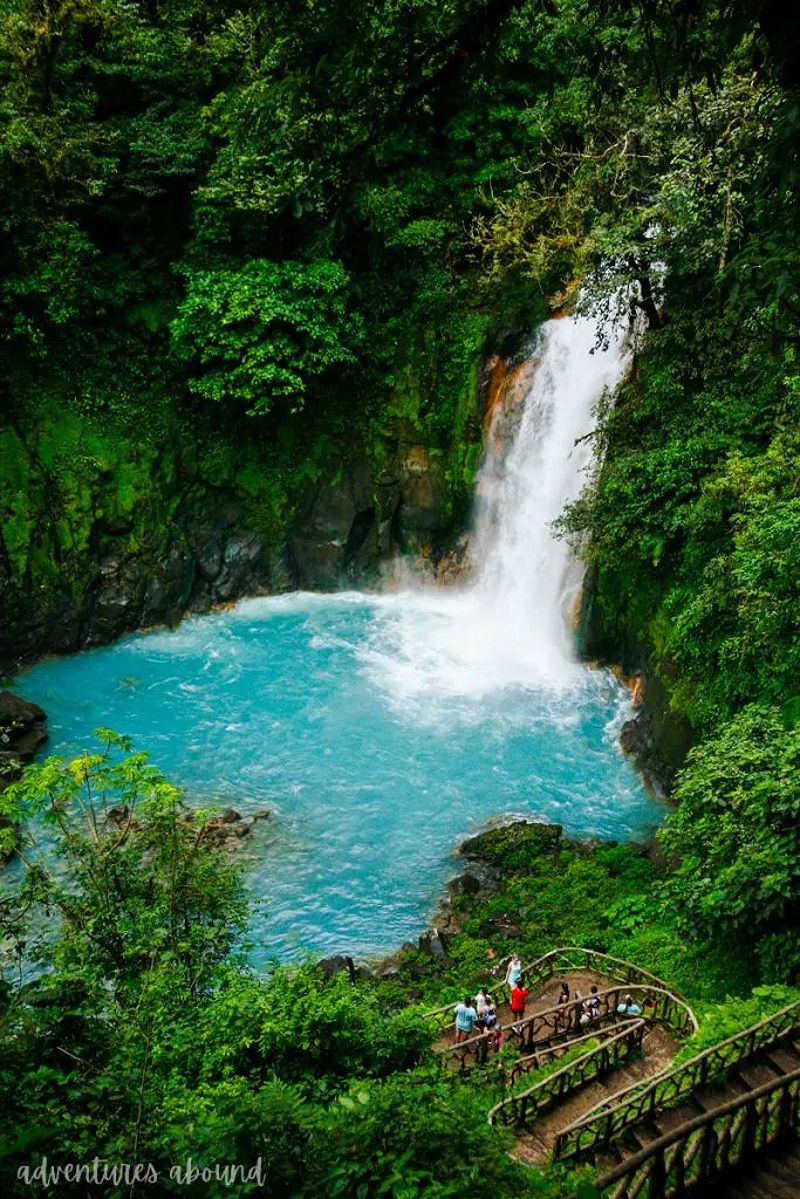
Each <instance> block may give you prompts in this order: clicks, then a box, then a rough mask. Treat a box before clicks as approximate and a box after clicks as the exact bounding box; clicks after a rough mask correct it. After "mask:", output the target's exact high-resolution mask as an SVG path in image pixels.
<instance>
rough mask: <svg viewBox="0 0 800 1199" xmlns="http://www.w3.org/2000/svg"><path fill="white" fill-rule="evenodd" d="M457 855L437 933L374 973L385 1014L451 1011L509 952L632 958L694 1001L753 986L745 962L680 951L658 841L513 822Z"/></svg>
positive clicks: (691, 947) (687, 948)
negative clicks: (569, 950)
mask: <svg viewBox="0 0 800 1199" xmlns="http://www.w3.org/2000/svg"><path fill="white" fill-rule="evenodd" d="M456 856H457V858H458V861H459V864H463V867H464V868H463V870H462V872H461V873H460V874H459V875H457V876H456V877H455V878H454V879H453V880H451V882H450V883H449V884H448V886H447V890H446V896H443V903H442V907H441V908H440V910H439V912H438V913H437V916H436V918H435V920H434V922H433V924H432V926H431V927H430V928H429V929H427V930H426V931H425V932H424V933H422V935H421V936H420V937H419V939H418V941H417V942H416V943H413V942H407V943H406V944H405V945H403V946H402V947H401V949H400V950H399V951H398V952H397V953H395V954H393V955H391V956H390V957H389V958H385V959H383V960H381V961H379V962H374V963H370V965H371V967H372V969H373V971H374V974H375V976H376V979H375V984H374V985H375V986H376V987H378V988H379V990H380V992H381V994H382V995H383V996H384V1000H385V1002H387V1003H388V1004H389V1005H394V1004H398V1005H399V1004H401V1003H408V1002H419V1003H423V1004H427V1005H429V1006H430V1007H436V1006H438V1005H440V1004H442V1003H446V1002H447V1001H448V1000H449V999H452V1000H453V1002H455V1001H456V1000H458V999H461V998H463V995H464V991H465V988H466V989H467V990H477V988H478V987H479V986H481V985H483V984H485V983H486V982H487V981H488V982H491V980H492V978H493V977H498V978H502V963H503V961H504V960H505V959H506V958H508V957H509V956H510V955H511V954H512V953H518V954H519V955H520V956H521V957H522V959H523V961H532V960H534V959H535V958H537V957H540V956H542V955H543V954H545V953H547V952H549V951H550V950H551V949H552V948H553V947H554V946H557V945H583V946H586V947H587V948H592V949H596V950H600V951H602V952H604V953H608V954H611V955H612V956H614V957H620V958H624V959H626V960H629V961H630V960H633V961H635V962H636V963H637V965H639V966H640V967H642V968H643V969H646V970H649V971H650V972H651V973H653V974H656V975H658V976H659V977H663V978H668V979H669V980H670V982H671V983H672V985H673V986H675V987H676V988H677V989H678V990H680V991H681V992H684V993H686V994H691V995H693V996H694V997H696V998H697V999H700V1000H702V999H704V998H706V999H708V1000H709V1001H713V1000H715V999H717V998H718V997H719V996H721V995H725V994H726V993H730V994H736V993H744V992H746V991H748V990H749V989H750V988H751V987H752V986H753V985H754V984H755V983H756V982H757V981H758V980H757V976H756V974H755V970H754V968H753V969H752V973H751V968H752V966H753V964H752V963H751V964H750V967H748V964H747V963H746V962H745V961H744V960H740V961H739V962H733V961H728V960H725V961H722V960H711V959H709V956H708V953H707V947H705V946H702V945H699V944H698V945H695V944H692V943H691V942H687V940H686V937H685V934H684V933H683V932H682V931H681V930H680V929H679V928H678V925H677V922H676V920H675V918H674V916H673V915H672V913H671V912H670V910H669V906H668V904H666V903H665V900H664V896H663V893H662V884H663V880H664V878H665V869H664V865H663V861H662V859H661V855H660V853H659V852H658V847H657V842H654V844H653V845H651V846H645V845H635V844H620V843H617V842H614V841H598V840H590V841H584V842H581V841H576V840H572V839H569V838H567V837H565V836H564V834H563V830H562V829H561V828H560V826H558V825H552V824H539V823H532V822H526V821H516V822H513V823H509V824H506V825H500V826H498V827H494V828H488V829H486V830H485V831H484V832H482V833H480V834H479V835H477V836H475V837H471V838H469V839H468V840H467V841H465V842H463V843H462V844H461V845H460V846H459V848H458V850H457V855H456ZM498 967H500V970H499V972H498Z"/></svg>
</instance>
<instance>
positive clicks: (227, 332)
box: [172, 259, 362, 415]
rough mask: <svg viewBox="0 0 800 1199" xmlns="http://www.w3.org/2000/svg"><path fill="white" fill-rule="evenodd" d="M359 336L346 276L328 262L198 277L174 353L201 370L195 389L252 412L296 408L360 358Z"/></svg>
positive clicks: (259, 264)
mask: <svg viewBox="0 0 800 1199" xmlns="http://www.w3.org/2000/svg"><path fill="white" fill-rule="evenodd" d="M361 335H362V324H361V319H360V317H359V316H358V315H357V314H356V313H354V312H353V310H352V303H351V299H350V295H349V280H348V277H347V274H346V272H345V270H344V268H343V267H342V266H341V265H340V264H339V263H336V262H329V261H326V260H320V261H317V262H312V263H310V264H308V265H303V264H301V263H296V262H291V263H284V264H279V263H275V262H268V261H267V260H266V259H254V260H253V261H251V262H248V263H245V265H244V266H242V267H240V268H239V269H236V270H216V271H202V272H192V273H190V275H189V278H188V287H187V294H186V298H185V299H184V301H183V302H182V304H181V306H180V309H179V311H178V316H177V318H176V319H175V321H174V322H173V324H172V336H173V343H174V345H175V348H176V351H177V352H178V354H179V355H180V356H181V357H183V358H185V359H186V360H187V361H189V362H190V363H191V364H192V365H193V367H194V368H195V370H194V374H193V376H192V378H191V379H190V384H189V385H190V387H191V388H192V389H193V390H194V391H196V392H198V393H199V394H200V395H202V396H205V397H206V398H208V399H211V400H220V401H224V400H238V401H242V402H243V403H245V404H246V405H247V412H248V413H249V414H251V415H254V414H258V415H263V414H264V413H266V412H268V411H269V410H270V408H271V407H272V405H273V404H274V403H275V401H276V400H285V401H287V402H288V404H289V406H290V408H291V410H292V411H297V410H298V409H299V408H301V407H302V405H303V403H304V402H305V400H306V398H307V396H308V394H309V391H310V390H311V388H312V386H313V385H314V384H315V383H317V382H318V381H319V379H320V378H321V376H323V375H324V374H325V372H327V371H330V370H331V369H332V368H334V367H337V366H339V367H340V366H344V365H349V364H352V363H354V362H355V361H356V351H357V348H358V346H359V343H360V340H361Z"/></svg>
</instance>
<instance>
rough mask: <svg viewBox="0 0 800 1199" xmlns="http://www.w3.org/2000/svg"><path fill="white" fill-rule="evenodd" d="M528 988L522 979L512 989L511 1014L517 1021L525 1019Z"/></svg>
mask: <svg viewBox="0 0 800 1199" xmlns="http://www.w3.org/2000/svg"><path fill="white" fill-rule="evenodd" d="M528 994H529V992H528V990H527V988H526V987H523V985H522V980H520V981H519V982H518V983H517V984H516V986H514V987H512V989H511V1015H512V1016H513V1017H514V1020H515V1021H517V1022H518V1021H520V1020H524V1019H525V1000H526V999H527V998H528Z"/></svg>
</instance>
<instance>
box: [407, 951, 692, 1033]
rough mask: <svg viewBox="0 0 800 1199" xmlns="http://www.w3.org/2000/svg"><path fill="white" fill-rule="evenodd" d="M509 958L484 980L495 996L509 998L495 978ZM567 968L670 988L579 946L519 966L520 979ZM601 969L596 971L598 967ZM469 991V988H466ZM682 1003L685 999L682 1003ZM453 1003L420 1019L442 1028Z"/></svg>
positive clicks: (533, 980) (530, 980) (449, 1017)
mask: <svg viewBox="0 0 800 1199" xmlns="http://www.w3.org/2000/svg"><path fill="white" fill-rule="evenodd" d="M568 954H572V955H576V956H580V957H581V958H582V961H580V962H575V961H574V960H573V961H571V962H564V958H565V957H566V955H568ZM510 961H511V958H510V957H509V958H504V959H502V962H500V963H498V965H497V966H496V967H495V973H494V975H493V978H492V979H487V980H486V982H485V986H487V987H490V988H491V989H492V991H493V992H494V993H497V994H502V995H505V996H506V999H507V998H508V995H507V991H508V987H507V985H506V983H505V982H499V981H497V975H498V973H499V970H500V968H501V966H506V965H507V964H508V962H510ZM560 963H561V964H564V965H569V966H570V968H571V969H572V970H575V969H580V968H581V967H583V968H586V967H589V968H592V967H595V966H596V967H598V968H597V969H596V970H595V971H594V972H595V973H597V974H604V975H606V976H607V977H608V978H616V979H617V980H618V981H619V982H625V983H633V982H636V981H637V980H638V981H639V982H641V983H642V984H649V985H651V986H656V987H661V988H662V990H665V991H669V990H670V988H669V987H668V986H667V984H666V983H665V982H664V980H663V979H662V978H658V976H657V975H655V974H651V973H650V971H649V970H642V969H640V967H639V966H636V965H634V963H633V962H626V961H625V960H624V958H615V957H612V956H611V955H610V954H608V953H602V952H601V951H600V950H597V949H586V948H585V947H584V946H582V945H564V946H561V947H560V948H558V949H551V950H550V952H549V953H546V954H544V955H543V956H542V957H540V958H536V959H535V960H534V961H533V962H531V963H530V964H529V965H527V966H523V967H522V973H523V977H524V978H525V980H526V982H527V983H528V985H529V986H530V985H535V984H536V983H537V982H544V981H545V980H546V979H548V978H552V977H553V976H554V975H555V974H559V973H567V971H566V970H560V969H559V968H557V967H558V966H559V964H560ZM601 966H602V967H603V968H599V967H601ZM467 989H469V988H467ZM670 993H671V994H673V995H675V997H676V998H677V999H681V1000H683V996H682V995H681V994H680V992H678V991H671V992H670ZM684 1002H685V1000H684ZM452 1011H453V1003H452V1002H451V1003H449V1004H443V1005H442V1007H438V1008H433V1009H432V1010H431V1011H429V1012H424V1013H423V1017H422V1018H423V1020H436V1021H437V1023H438V1024H439V1025H440V1027H445V1026H447V1025H449V1024H450V1023H451V1022H452Z"/></svg>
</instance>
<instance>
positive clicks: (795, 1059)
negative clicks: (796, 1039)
mask: <svg viewBox="0 0 800 1199" xmlns="http://www.w3.org/2000/svg"><path fill="white" fill-rule="evenodd" d="M766 1057H767V1061H768V1062H769V1063H770V1064H771V1065H773V1066H775V1068H776V1069H777V1070H780V1071H781V1073H782V1074H790V1073H791V1072H792V1071H793V1070H796V1069H797V1068H798V1066H800V1056H798V1054H797V1053H795V1052H794V1050H792V1049H790V1048H789V1047H788V1046H786V1045H770V1047H769V1049H768V1050H767V1054H766Z"/></svg>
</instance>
